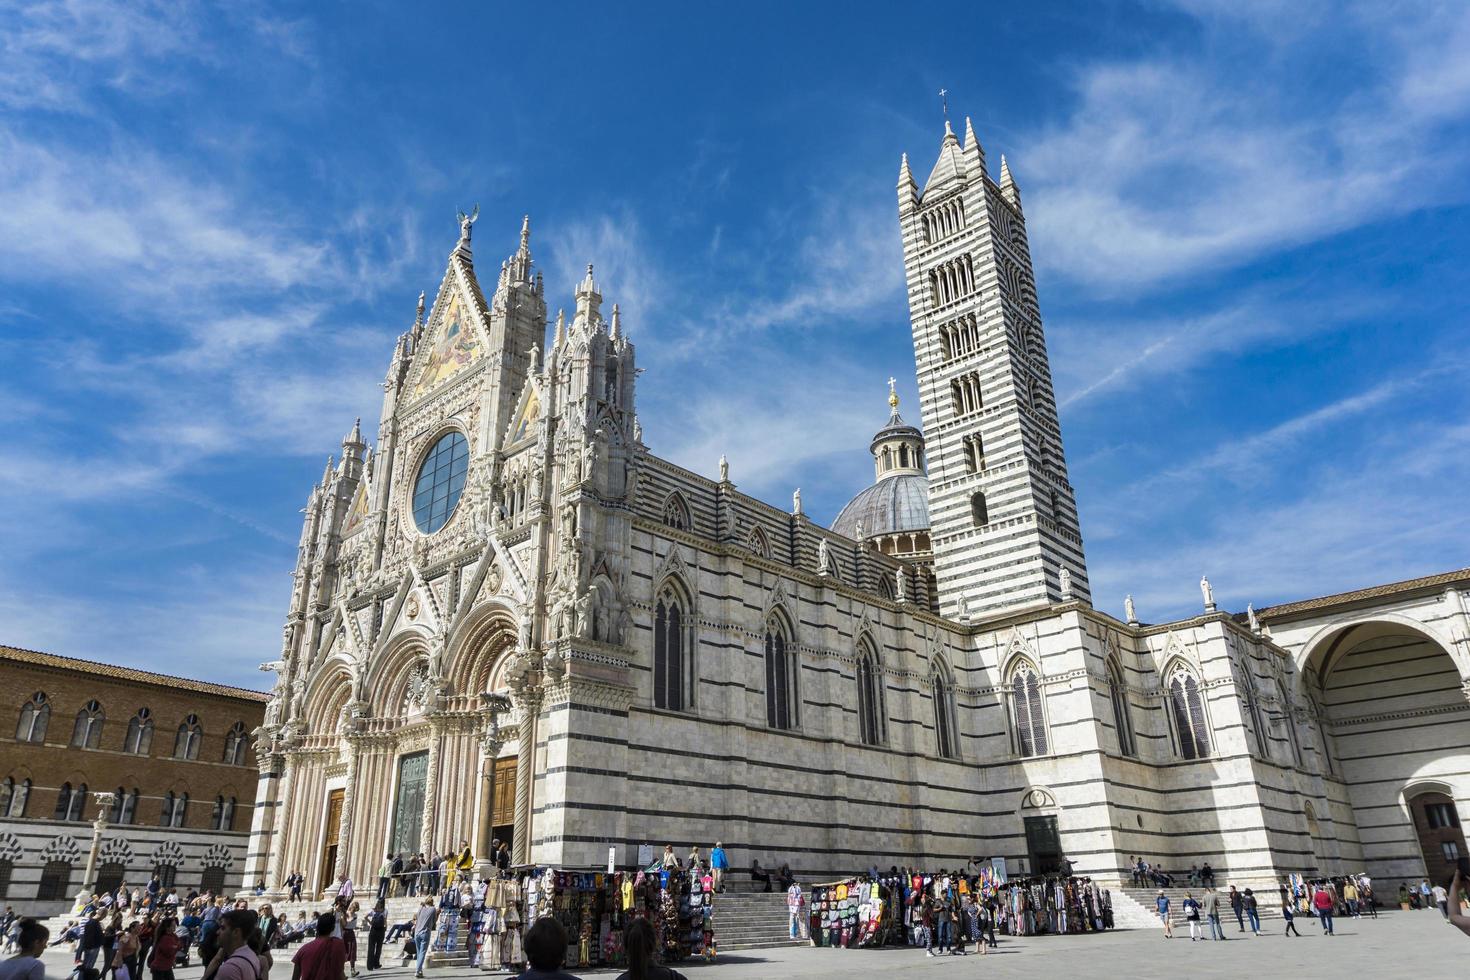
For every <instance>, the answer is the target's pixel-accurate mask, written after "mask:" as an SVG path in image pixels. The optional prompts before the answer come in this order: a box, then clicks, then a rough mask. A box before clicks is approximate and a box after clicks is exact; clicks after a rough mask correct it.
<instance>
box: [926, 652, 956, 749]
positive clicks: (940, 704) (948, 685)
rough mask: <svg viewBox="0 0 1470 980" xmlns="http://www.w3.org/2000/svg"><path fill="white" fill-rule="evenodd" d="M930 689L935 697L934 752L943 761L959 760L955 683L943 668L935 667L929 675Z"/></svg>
mask: <svg viewBox="0 0 1470 980" xmlns="http://www.w3.org/2000/svg"><path fill="white" fill-rule="evenodd" d="M929 689H930V690H931V691H932V692H933V695H934V698H933V700H934V751H935V752H937V753H938V754H939V757H940V758H941V759H957V758H959V745H958V742H957V740H956V738H955V711H954V683H953V682H952V681H951V680H950V679H949V677H948V676H947V674H946V673H945V671H944V668H943V667H940V666H935V668H934V670H933V672H932V673H931V674H930V675H929Z"/></svg>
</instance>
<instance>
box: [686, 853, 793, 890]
mask: <svg viewBox="0 0 1470 980" xmlns="http://www.w3.org/2000/svg"><path fill="white" fill-rule="evenodd" d="M659 866H660V867H662V868H663V869H664V870H665V871H677V870H679V855H677V854H675V853H674V845H673V844H665V845H664V853H663V856H662V857H660V858H659ZM768 890H769V889H768Z"/></svg>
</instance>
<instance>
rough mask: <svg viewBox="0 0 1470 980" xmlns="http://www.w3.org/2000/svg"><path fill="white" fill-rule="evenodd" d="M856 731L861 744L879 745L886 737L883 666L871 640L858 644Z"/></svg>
mask: <svg viewBox="0 0 1470 980" xmlns="http://www.w3.org/2000/svg"><path fill="white" fill-rule="evenodd" d="M857 701H858V732H859V734H860V735H861V737H862V740H863V744H864V745H882V744H883V743H884V741H885V740H886V739H887V737H888V714H887V710H886V708H885V707H884V698H883V668H882V666H881V665H880V664H879V663H878V654H877V653H876V652H875V651H874V649H873V646H872V644H871V643H870V642H869V641H868V640H867V639H864V640H862V641H861V642H860V643H859V644H858V660H857Z"/></svg>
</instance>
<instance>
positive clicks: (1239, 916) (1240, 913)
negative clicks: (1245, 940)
mask: <svg viewBox="0 0 1470 980" xmlns="http://www.w3.org/2000/svg"><path fill="white" fill-rule="evenodd" d="M1229 897H1230V911H1231V912H1234V913H1235V921H1236V922H1237V923H1238V924H1239V925H1240V931H1241V932H1245V899H1244V898H1243V897H1242V896H1241V894H1240V892H1238V891H1236V890H1235V886H1234V885H1231V886H1230V896H1229Z"/></svg>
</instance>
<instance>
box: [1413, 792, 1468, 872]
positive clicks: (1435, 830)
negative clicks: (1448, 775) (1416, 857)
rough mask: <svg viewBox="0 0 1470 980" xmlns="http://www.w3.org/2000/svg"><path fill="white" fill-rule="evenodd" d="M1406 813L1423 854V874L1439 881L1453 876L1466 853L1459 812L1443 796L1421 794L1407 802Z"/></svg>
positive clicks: (1431, 793)
mask: <svg viewBox="0 0 1470 980" xmlns="http://www.w3.org/2000/svg"><path fill="white" fill-rule="evenodd" d="M1409 813H1410V816H1411V817H1412V818H1413V820H1414V830H1415V832H1416V834H1417V836H1418V838H1419V850H1420V851H1421V852H1423V854H1424V873H1425V874H1426V875H1428V876H1429V878H1430V880H1432V881H1439V880H1440V879H1441V878H1445V877H1448V876H1449V875H1451V874H1453V873H1454V870H1455V862H1456V861H1457V860H1459V859H1460V858H1461V857H1464V856H1465V854H1466V850H1465V831H1464V829H1463V828H1462V827H1461V826H1460V811H1459V808H1458V807H1456V806H1455V801H1454V800H1452V799H1450V798H1449V796H1447V795H1446V794H1444V793H1439V792H1433V791H1431V792H1427V793H1420V794H1418V795H1417V796H1414V797H1413V798H1412V799H1410V800H1409Z"/></svg>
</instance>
